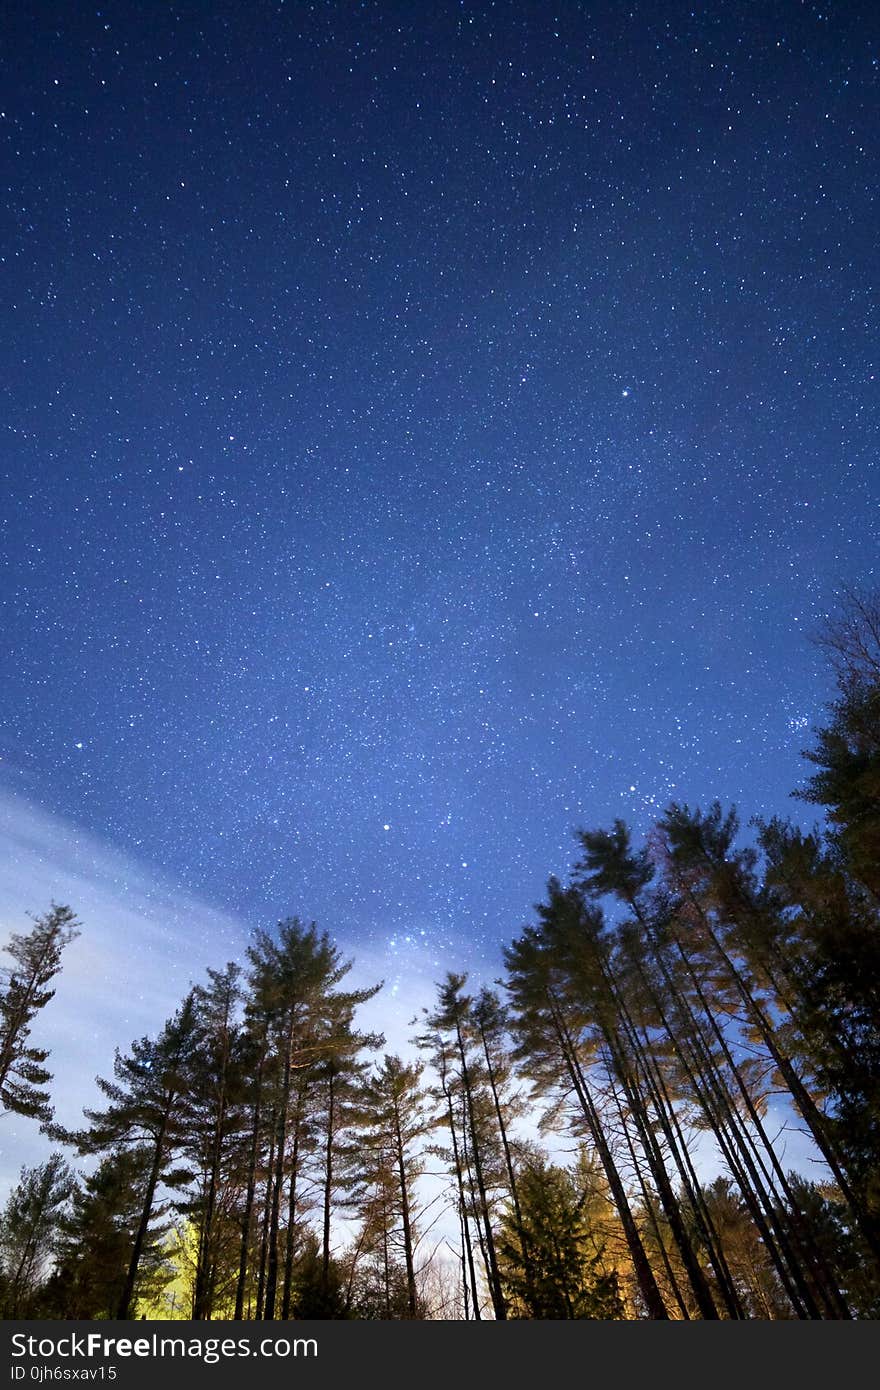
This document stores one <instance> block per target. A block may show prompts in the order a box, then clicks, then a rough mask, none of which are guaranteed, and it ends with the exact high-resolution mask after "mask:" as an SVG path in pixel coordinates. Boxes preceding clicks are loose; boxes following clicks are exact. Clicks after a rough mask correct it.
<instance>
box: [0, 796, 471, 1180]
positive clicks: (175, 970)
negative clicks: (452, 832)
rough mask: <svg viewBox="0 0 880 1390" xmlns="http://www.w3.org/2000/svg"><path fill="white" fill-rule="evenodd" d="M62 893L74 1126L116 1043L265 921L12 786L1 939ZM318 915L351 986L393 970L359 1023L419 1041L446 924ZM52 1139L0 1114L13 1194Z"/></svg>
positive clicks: (3, 1170) (3, 804) (443, 954)
mask: <svg viewBox="0 0 880 1390" xmlns="http://www.w3.org/2000/svg"><path fill="white" fill-rule="evenodd" d="M53 901H54V902H58V903H67V904H69V905H70V907H72V908H73V910H74V911H75V912H76V914H77V916H78V917H79V919H80V922H81V923H82V931H81V935H80V936H79V937H78V938H77V940H76V941H74V942H72V943H71V945H70V946H68V947H67V949H66V950H65V953H64V957H63V963H62V969H61V972H60V974H59V975H58V976H57V977H56V981H55V985H56V994H55V997H54V999H52V1000H51V1001H50V1003H49V1004H48V1005H47V1006H46V1008H45V1009H44V1010H42V1011H41V1013H40V1014H39V1015H38V1017H37V1019H36V1020H35V1022H34V1025H33V1030H32V1034H31V1037H32V1040H33V1042H34V1043H35V1044H38V1045H40V1046H42V1047H48V1048H49V1049H50V1050H51V1057H50V1061H49V1066H50V1067H51V1070H52V1073H53V1078H54V1079H53V1083H52V1097H53V1103H54V1105H55V1113H56V1118H57V1119H58V1120H59V1121H60V1122H61V1123H63V1124H66V1125H71V1126H73V1125H77V1124H79V1123H81V1121H82V1110H83V1106H84V1105H85V1106H92V1105H99V1104H100V1103H101V1100H102V1097H101V1093H100V1091H99V1090H98V1087H97V1085H96V1084H95V1078H96V1076H98V1075H100V1076H105V1077H109V1076H110V1075H111V1073H112V1068H113V1057H114V1051H115V1049H116V1048H119V1049H120V1050H121V1051H123V1052H124V1051H125V1050H126V1049H127V1048H128V1046H129V1045H130V1043H131V1041H132V1039H134V1038H137V1037H142V1036H144V1035H147V1034H153V1033H155V1032H156V1031H157V1030H158V1029H159V1028H161V1026H162V1024H163V1023H164V1021H165V1019H166V1018H168V1017H169V1016H170V1015H171V1014H172V1013H173V1012H174V1010H175V1008H176V1007H177V1005H178V1004H179V1003H180V1000H181V999H182V998H183V996H184V994H185V993H186V990H187V988H188V987H189V985H190V984H191V983H195V982H197V981H199V980H201V979H203V978H204V975H205V970H206V968H207V967H208V966H214V967H218V968H222V966H223V965H224V964H225V963H226V961H227V960H243V958H244V953H245V949H246V947H247V943H248V939H249V937H250V934H251V927H252V925H255V924H251V923H249V922H246V921H245V920H243V918H241V917H238V916H235V915H233V914H231V913H228V912H224V911H223V910H221V909H219V908H218V907H216V906H213V905H211V904H209V903H206V902H204V901H200V900H198V899H197V898H195V897H193V896H192V895H191V894H189V893H187V892H185V891H184V890H182V889H181V888H180V887H179V886H178V885H175V884H174V883H172V882H170V881H169V880H168V879H167V878H165V877H163V875H162V874H161V873H160V872H159V871H158V870H155V869H152V868H151V867H149V866H147V865H144V864H142V863H139V862H138V861H137V860H136V859H134V858H133V857H132V856H130V855H127V854H124V853H122V852H120V851H119V850H118V849H116V848H114V847H112V846H109V845H108V844H106V843H105V842H103V841H102V840H101V839H100V838H99V837H97V836H95V835H93V834H89V833H87V832H85V831H83V830H82V829H81V828H80V827H78V826H77V825H76V824H74V823H73V822H72V821H70V820H67V819H64V818H63V817H61V816H57V815H54V814H52V813H51V812H48V811H46V810H45V809H44V808H41V807H39V806H37V805H36V804H35V803H33V802H32V801H30V800H28V799H26V798H25V797H22V796H21V795H18V794H15V793H12V792H10V791H8V790H0V944H5V943H6V942H7V941H8V940H9V937H10V935H11V933H12V932H23V931H27V930H28V927H29V920H28V916H27V914H28V913H33V914H35V915H39V914H41V913H43V912H45V911H46V909H47V908H48V907H49V905H50V903H51V902H53ZM290 910H291V911H296V910H297V905H296V904H291V905H290ZM315 915H316V916H318V918H319V920H318V925H319V926H320V927H321V928H326V929H327V931H328V932H329V934H330V936H331V938H332V939H333V940H334V941H335V942H336V943H337V944H338V946H339V949H340V952H341V953H342V955H343V957H344V958H345V959H351V960H352V961H353V962H354V964H353V968H352V971H351V974H350V975H349V977H348V978H347V980H346V986H349V987H355V988H362V987H365V986H369V985H372V984H376V983H378V982H379V981H380V980H383V981H384V987H383V989H382V990H381V991H380V993H379V994H378V995H377V996H376V998H375V999H374V1000H372V1001H371V1002H370V1003H369V1004H368V1005H366V1006H365V1007H364V1009H363V1010H362V1012H361V1014H359V1016H358V1024H359V1026H360V1027H361V1028H362V1029H369V1030H373V1031H376V1032H382V1033H384V1035H385V1039H386V1043H385V1048H384V1050H385V1051H388V1052H392V1051H394V1052H403V1053H407V1052H409V1051H410V1045H409V1039H410V1036H411V1033H412V1029H411V1027H410V1023H411V1020H412V1019H413V1018H414V1017H415V1016H416V1015H417V1014H418V1013H419V1011H420V1010H421V1008H422V1007H423V1006H425V1005H431V1003H432V1002H433V1000H434V998H435V995H436V989H435V983H436V981H438V980H440V979H441V978H442V977H443V975H444V973H445V971H446V970H447V969H449V968H459V966H460V962H459V961H458V960H451V959H447V951H446V949H444V948H441V947H440V946H439V945H437V944H432V942H436V941H437V934H436V933H435V932H434V931H433V930H432V929H431V924H430V923H421V924H419V926H418V929H416V928H414V929H413V930H412V933H411V934H410V935H406V933H404V934H401V933H400V932H397V933H396V934H395V932H394V931H391V930H390V929H387V928H386V929H383V928H382V927H381V926H380V925H379V924H377V923H375V922H372V923H367V922H363V923H357V924H348V929H347V930H345V929H343V931H342V932H340V933H339V934H338V935H337V933H336V932H335V930H334V924H333V923H332V922H324V921H321V920H320V917H319V914H318V913H316V914H315ZM260 925H262V926H265V927H267V928H271V927H272V926H273V925H274V923H272V922H264V923H261V924H260ZM0 959H7V958H5V957H3V958H0ZM474 979H475V980H476V976H474ZM48 1151H49V1145H48V1141H47V1140H46V1138H45V1137H44V1136H43V1135H41V1134H40V1132H39V1127H38V1125H37V1124H36V1122H34V1121H28V1120H22V1119H20V1118H19V1117H18V1116H15V1115H6V1116H3V1117H0V1198H2V1197H3V1196H4V1195H5V1192H6V1191H7V1189H8V1186H9V1184H10V1183H13V1182H15V1181H16V1179H17V1177H18V1173H19V1170H20V1168H21V1166H22V1164H25V1163H26V1164H32V1163H36V1162H40V1161H41V1160H42V1159H44V1158H45V1157H46V1155H47V1153H48Z"/></svg>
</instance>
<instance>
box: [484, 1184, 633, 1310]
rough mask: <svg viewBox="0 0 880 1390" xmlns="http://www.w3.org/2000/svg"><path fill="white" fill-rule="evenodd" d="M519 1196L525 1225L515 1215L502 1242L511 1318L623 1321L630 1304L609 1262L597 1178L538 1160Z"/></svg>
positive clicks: (508, 1216) (509, 1214) (504, 1230)
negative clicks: (526, 1255)
mask: <svg viewBox="0 0 880 1390" xmlns="http://www.w3.org/2000/svg"><path fill="white" fill-rule="evenodd" d="M585 1176H586V1177H587V1182H586V1183H584V1181H583V1179H584V1177H585ZM518 1190H519V1200H520V1208H521V1216H520V1221H519V1222H517V1221H516V1220H515V1219H514V1216H513V1213H512V1212H511V1211H508V1212H507V1213H506V1215H505V1219H504V1223H503V1227H502V1232H501V1235H500V1237H499V1256H500V1259H501V1268H502V1274H503V1277H504V1282H505V1288H506V1290H507V1292H508V1298H509V1299H510V1302H511V1306H512V1314H511V1315H512V1316H517V1317H526V1318H556V1319H573V1318H593V1319H608V1318H622V1317H623V1316H624V1305H623V1300H622V1297H621V1293H620V1287H619V1282H618V1277H617V1273H616V1271H615V1270H614V1269H613V1268H610V1267H609V1266H608V1264H607V1261H606V1241H605V1238H604V1235H603V1233H602V1231H601V1228H600V1226H599V1222H598V1211H597V1203H596V1189H595V1186H594V1183H593V1181H592V1180H591V1175H589V1174H585V1173H584V1171H583V1169H582V1170H581V1172H580V1173H573V1172H571V1171H570V1170H569V1169H567V1168H562V1167H559V1166H557V1165H555V1164H549V1163H547V1162H545V1161H542V1160H541V1159H539V1158H533V1159H532V1160H531V1161H530V1162H529V1163H528V1164H527V1165H526V1167H525V1168H524V1169H523V1171H522V1172H521V1173H520V1175H519V1182H518ZM522 1236H524V1237H525V1243H526V1246H527V1249H528V1252H529V1261H528V1264H526V1263H525V1262H524V1260H523V1256H522V1239H521V1237H522Z"/></svg>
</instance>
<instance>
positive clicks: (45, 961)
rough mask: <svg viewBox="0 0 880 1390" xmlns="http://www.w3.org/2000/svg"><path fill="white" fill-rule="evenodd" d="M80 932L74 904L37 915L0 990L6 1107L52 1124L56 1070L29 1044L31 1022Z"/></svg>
mask: <svg viewBox="0 0 880 1390" xmlns="http://www.w3.org/2000/svg"><path fill="white" fill-rule="evenodd" d="M78 935H79V923H78V922H77V919H76V917H75V916H74V914H73V912H72V911H71V909H70V908H69V907H62V906H58V904H56V903H53V904H52V906H51V908H50V910H49V911H48V912H47V913H46V914H45V915H44V916H43V917H37V918H35V919H34V925H33V927H32V928H31V930H30V931H29V932H28V933H27V934H26V935H22V934H18V933H16V934H14V935H13V937H12V939H11V941H10V943H9V945H8V946H7V947H6V950H7V951H8V953H9V954H10V955H11V956H12V959H13V960H14V961H15V966H14V967H13V968H11V969H10V968H8V967H7V968H6V969H5V970H4V971H3V975H4V977H5V978H4V979H3V983H2V989H0V1106H2V1108H3V1110H5V1111H10V1110H11V1111H14V1112H15V1113H16V1114H19V1115H27V1116H32V1117H35V1118H37V1119H40V1120H43V1121H44V1122H45V1123H48V1122H49V1121H50V1120H51V1116H52V1107H51V1105H50V1101H49V1092H48V1091H47V1090H46V1089H45V1088H46V1086H47V1084H48V1082H49V1081H51V1079H52V1073H51V1072H50V1071H48V1070H47V1069H46V1067H45V1066H44V1063H45V1061H46V1059H47V1058H48V1056H49V1053H48V1051H47V1050H46V1049H45V1048H42V1047H33V1046H31V1045H29V1043H28V1038H29V1036H30V1030H31V1024H32V1023H33V1021H34V1018H35V1017H36V1015H37V1014H38V1013H39V1011H40V1009H43V1008H45V1006H46V1005H47V1004H48V1002H49V1000H50V999H51V998H52V997H53V995H54V993H55V990H54V989H49V988H48V986H49V984H50V982H51V981H52V980H53V979H54V977H55V976H56V975H57V974H58V971H59V970H60V969H61V953H62V951H63V950H64V947H65V946H67V945H69V944H70V942H71V941H73V940H74V939H75V938H76V937H77V936H78Z"/></svg>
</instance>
